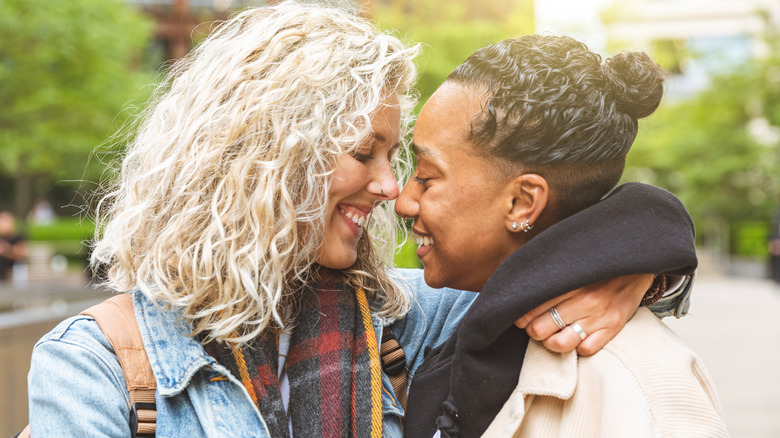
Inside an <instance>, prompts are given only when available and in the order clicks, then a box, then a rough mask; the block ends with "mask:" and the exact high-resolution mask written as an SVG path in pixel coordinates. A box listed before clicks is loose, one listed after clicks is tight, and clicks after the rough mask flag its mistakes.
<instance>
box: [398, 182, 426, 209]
mask: <svg viewBox="0 0 780 438" xmlns="http://www.w3.org/2000/svg"><path fill="white" fill-rule="evenodd" d="M419 188H420V186H419V185H418V184H415V183H414V182H413V181H410V182H408V183H406V185H405V186H404V189H403V190H402V191H401V194H400V195H399V196H398V200H397V201H395V213H396V214H397V215H399V216H409V217H417V216H418V215H419V214H420V204H419V203H418V202H417V200H418V199H419Z"/></svg>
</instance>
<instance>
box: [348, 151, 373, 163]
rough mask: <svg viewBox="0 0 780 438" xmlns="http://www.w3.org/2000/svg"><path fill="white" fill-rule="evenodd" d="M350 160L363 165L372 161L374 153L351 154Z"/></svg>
mask: <svg viewBox="0 0 780 438" xmlns="http://www.w3.org/2000/svg"><path fill="white" fill-rule="evenodd" d="M352 158H354V159H356V160H358V161H360V162H361V163H365V162H366V161H369V160H373V159H374V153H373V151H372V152H371V153H368V154H361V153H360V152H357V151H355V152H352Z"/></svg>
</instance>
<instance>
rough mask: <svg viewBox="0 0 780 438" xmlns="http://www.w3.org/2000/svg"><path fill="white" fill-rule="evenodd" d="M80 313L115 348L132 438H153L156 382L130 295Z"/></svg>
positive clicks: (107, 301)
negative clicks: (132, 427) (127, 396)
mask: <svg viewBox="0 0 780 438" xmlns="http://www.w3.org/2000/svg"><path fill="white" fill-rule="evenodd" d="M81 314H82V315H87V316H91V317H92V318H94V319H95V322H97V324H98V326H100V330H102V331H103V334H104V335H105V336H106V339H108V342H110V343H111V345H112V346H113V347H114V351H115V352H116V357H117V358H118V359H119V365H120V366H121V367H122V371H123V372H124V374H125V382H126V383H127V391H128V393H129V394H130V405H131V419H130V423H131V425H135V426H136V430H133V431H131V432H132V433H133V436H139V435H151V436H154V431H155V428H156V424H157V410H156V407H155V405H154V392H155V388H156V387H157V383H156V382H155V380H154V373H153V372H152V367H151V365H150V364H149V357H148V356H147V355H146V349H145V348H144V343H143V340H142V339H141V331H140V330H139V328H138V321H136V319H135V312H134V311H133V296H132V294H121V295H117V296H114V297H111V298H109V299H107V300H105V301H103V302H102V303H100V304H96V305H94V306H92V307H90V308H89V309H87V310H85V311H83V312H81Z"/></svg>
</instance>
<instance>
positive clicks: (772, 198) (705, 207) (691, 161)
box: [625, 42, 780, 255]
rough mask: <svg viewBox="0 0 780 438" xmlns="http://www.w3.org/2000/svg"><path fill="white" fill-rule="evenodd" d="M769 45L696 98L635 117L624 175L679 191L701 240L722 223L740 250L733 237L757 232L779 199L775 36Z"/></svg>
mask: <svg viewBox="0 0 780 438" xmlns="http://www.w3.org/2000/svg"><path fill="white" fill-rule="evenodd" d="M770 46H771V50H770V51H769V53H770V55H769V56H767V57H765V58H763V59H756V60H753V61H751V62H749V63H746V64H744V65H741V66H739V67H738V68H736V69H734V70H732V71H730V72H727V73H724V74H720V75H717V76H715V77H713V78H712V82H711V84H710V86H709V87H708V88H707V89H706V90H704V91H703V92H701V93H700V94H698V95H697V96H696V97H694V98H692V99H689V100H686V101H682V102H677V103H672V104H666V105H663V106H662V107H661V108H659V110H658V111H657V113H656V114H655V115H654V116H652V117H651V118H650V119H648V120H646V121H642V122H640V134H639V136H638V137H637V140H636V142H635V143H634V146H633V147H632V150H631V153H629V154H628V162H627V170H626V174H625V178H626V179H628V180H639V181H645V182H649V183H651V184H655V185H659V186H661V187H664V188H667V189H668V190H670V191H672V192H673V193H675V194H676V195H677V196H679V197H680V198H681V199H682V201H683V202H684V203H685V205H686V206H687V207H688V210H689V211H690V213H691V216H693V218H694V221H695V222H696V225H697V229H698V233H699V234H700V235H701V236H702V237H703V238H704V240H705V241H706V240H707V239H708V238H711V239H713V240H714V239H715V238H717V237H718V236H714V234H716V233H717V230H722V229H724V228H726V229H729V230H730V232H729V234H730V235H729V236H728V237H729V241H731V242H732V245H731V247H732V248H731V249H732V252H733V251H740V252H744V251H747V246H745V245H742V244H741V243H737V244H735V243H734V242H741V239H739V238H737V237H738V236H745V235H748V234H749V235H756V233H757V231H755V227H756V224H757V223H758V224H763V225H760V226H762V227H764V228H768V223H769V218H770V217H771V214H772V212H773V211H774V210H775V209H776V208H777V206H778V199H780V129H778V126H780V56H778V53H780V52H778V51H777V47H778V42H773V43H770ZM745 224H747V225H745ZM725 225H728V226H725ZM745 226H746V227H748V229H747V230H743V229H742V228H743V227H745ZM752 240H755V239H752ZM746 245H748V244H746ZM763 245H764V246H765V245H766V241H764V243H763ZM748 246H749V247H751V248H755V247H756V245H755V244H749V245H748ZM764 253H765V250H755V249H754V250H752V254H754V255H759V254H764Z"/></svg>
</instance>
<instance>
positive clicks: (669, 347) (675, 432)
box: [484, 309, 728, 438]
mask: <svg viewBox="0 0 780 438" xmlns="http://www.w3.org/2000/svg"><path fill="white" fill-rule="evenodd" d="M507 436H514V437H528V438H534V437H547V436H561V437H563V436H565V437H600V436H603V437H613V436H614V437H624V436H630V437H648V438H649V437H709V438H712V437H727V436H728V431H727V430H726V427H725V423H724V421H723V413H722V410H721V406H720V401H719V399H718V395H717V393H716V391H715V388H714V386H713V384H712V379H711V378H710V377H709V375H708V374H707V371H706V370H705V369H704V366H703V364H702V363H701V361H700V360H699V358H698V357H697V356H696V354H695V353H693V351H691V350H690V348H688V347H687V346H686V345H685V344H684V343H683V342H682V341H680V339H679V338H678V337H677V336H676V335H675V334H674V333H673V332H672V331H671V330H669V329H668V328H667V327H666V326H665V325H664V324H663V323H662V322H661V321H660V320H659V319H658V318H656V317H655V316H654V315H653V314H652V313H651V312H650V311H649V310H647V309H640V310H639V311H638V312H637V313H636V315H635V316H634V317H633V318H632V319H631V321H629V322H628V324H627V325H626V326H625V327H624V328H623V330H622V331H621V332H620V333H619V334H618V335H617V336H616V337H615V338H614V339H613V340H612V341H611V342H610V343H609V344H607V346H605V347H604V348H603V349H602V350H601V351H599V352H598V353H596V354H595V355H593V356H589V357H579V358H578V357H577V354H576V352H571V353H566V354H557V353H553V352H550V351H549V350H547V349H546V348H545V347H544V346H542V345H541V343H539V342H537V341H531V343H530V344H529V346H528V350H527V352H526V356H525V363H524V364H523V370H522V372H521V375H520V381H519V383H518V384H517V387H516V388H515V390H514V392H513V393H512V395H511V396H510V398H509V400H508V401H507V402H506V404H505V405H504V406H503V408H502V409H501V412H499V414H498V417H497V418H496V419H495V420H494V421H493V423H492V424H491V425H490V427H489V428H488V430H487V432H486V433H485V435H484V437H486V438H503V437H507Z"/></svg>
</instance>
